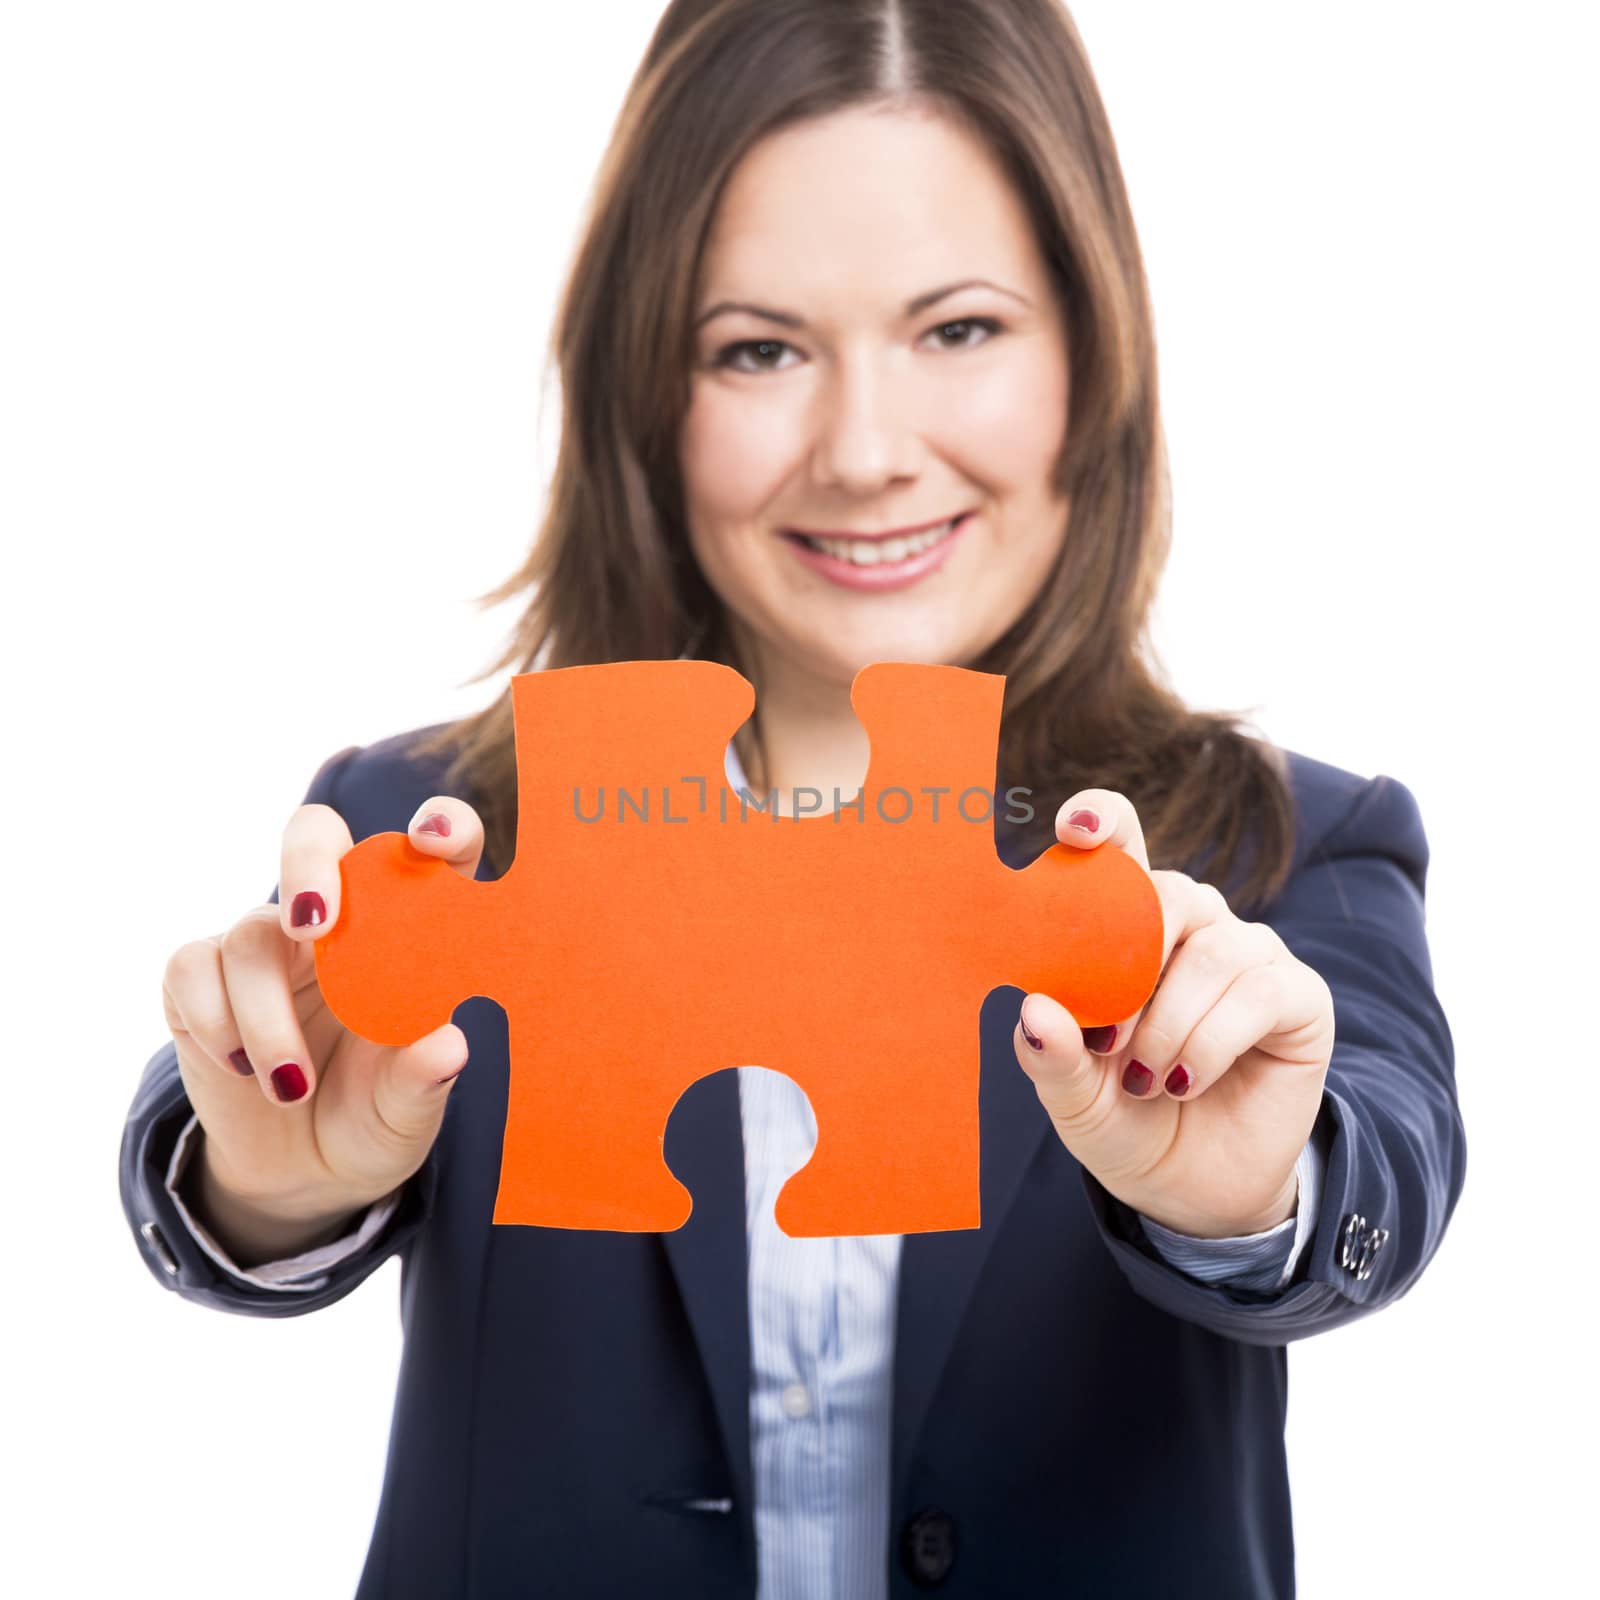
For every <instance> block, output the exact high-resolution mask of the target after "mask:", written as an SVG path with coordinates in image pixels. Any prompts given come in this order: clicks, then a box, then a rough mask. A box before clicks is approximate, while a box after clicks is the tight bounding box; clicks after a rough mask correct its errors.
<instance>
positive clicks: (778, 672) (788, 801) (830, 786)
mask: <svg viewBox="0 0 1600 1600" xmlns="http://www.w3.org/2000/svg"><path fill="white" fill-rule="evenodd" d="M747 654H748V655H749V657H750V658H751V659H752V660H754V661H755V662H756V664H757V665H756V672H755V675H754V677H753V682H754V684H755V690H756V709H755V714H754V716H753V717H752V718H751V721H750V722H749V723H748V724H747V725H746V726H745V727H743V728H741V729H740V730H739V732H738V733H737V734H736V735H735V737H734V747H735V748H736V749H737V750H738V752H739V760H740V761H741V762H742V763H743V765H744V770H745V774H746V776H747V777H748V779H749V782H750V788H751V790H752V791H753V792H754V793H755V794H757V795H765V794H767V793H768V792H770V791H771V790H774V789H775V790H777V792H778V810H779V811H780V812H781V813H783V814H785V815H788V814H790V813H792V812H793V810H794V791H795V790H796V789H807V788H809V789H815V790H817V791H818V792H819V793H820V794H821V796H822V801H821V807H820V809H821V811H822V812H823V813H826V812H829V811H831V810H832V809H833V803H834V802H833V791H834V790H835V789H837V790H838V791H839V797H840V799H841V800H852V799H854V798H855V796H856V795H857V794H858V793H859V792H860V790H861V786H862V783H863V781H864V780H865V778H866V772H867V760H868V756H869V754H870V745H869V741H868V739H867V731H866V729H865V728H863V727H862V726H861V724H860V722H859V721H858V720H857V718H856V714H855V711H854V709H853V708H852V707H851V705H850V686H849V684H847V683H844V684H841V683H835V682H831V681H829V680H828V679H825V678H819V677H818V676H817V675H816V674H815V673H812V672H809V671H804V670H802V669H800V668H798V667H796V666H795V664H794V663H793V662H791V661H788V660H786V659H784V658H783V657H782V656H779V655H778V654H777V653H776V652H775V651H773V650H772V649H771V648H770V647H768V646H765V645H762V644H760V643H757V644H755V645H754V646H753V647H748V648H747ZM805 798H807V799H808V800H809V798H810V797H805Z"/></svg>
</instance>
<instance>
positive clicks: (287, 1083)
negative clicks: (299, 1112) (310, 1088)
mask: <svg viewBox="0 0 1600 1600" xmlns="http://www.w3.org/2000/svg"><path fill="white" fill-rule="evenodd" d="M272 1092H273V1093H274V1094H275V1095H277V1097H278V1098H279V1099H280V1100H285V1101H288V1100H298V1099H299V1098H300V1096H301V1095H303V1094H304V1093H305V1092H306V1075H305V1073H303V1072H302V1071H301V1070H300V1069H299V1067H297V1066H296V1065H295V1064H294V1062H292V1061H285V1062H284V1064H283V1065H282V1066H281V1067H274V1068H273V1069H272Z"/></svg>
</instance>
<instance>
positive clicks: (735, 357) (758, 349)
mask: <svg viewBox="0 0 1600 1600" xmlns="http://www.w3.org/2000/svg"><path fill="white" fill-rule="evenodd" d="M974 328H981V329H982V330H983V338H981V339H971V338H964V337H962V338H957V339H956V340H954V341H953V342H951V343H947V344H945V346H944V348H945V349H946V350H971V349H976V347H977V346H978V345H980V344H987V343H988V342H989V340H990V339H992V338H993V337H994V335H995V334H997V333H999V332H1000V323H999V322H998V321H997V320H996V319H995V318H994V317H960V318H958V319H957V320H956V321H954V322H941V323H939V324H938V325H937V326H935V327H934V328H932V329H930V330H929V331H930V332H933V333H937V334H948V333H949V332H950V331H951V330H952V329H959V330H961V332H962V333H963V334H967V333H970V332H971V330H972V329H974ZM793 348H794V346H793V345H791V344H788V343H786V342H785V341H784V340H782V339H738V340H735V341H734V343H732V344H725V345H724V346H723V347H722V348H721V349H720V350H719V351H718V352H717V354H716V355H715V356H714V357H713V358H712V363H711V364H712V366H714V367H729V368H732V370H733V371H735V372H778V371H781V370H782V369H781V368H780V367H777V366H774V365H773V364H772V363H771V361H770V360H768V359H767V358H768V357H769V356H771V355H772V354H773V353H774V352H777V351H781V350H792V349H793ZM746 351H749V352H751V354H752V357H753V359H754V360H755V365H754V366H750V365H747V364H744V363H743V362H741V360H740V357H742V356H743V355H744V354H745V352H746Z"/></svg>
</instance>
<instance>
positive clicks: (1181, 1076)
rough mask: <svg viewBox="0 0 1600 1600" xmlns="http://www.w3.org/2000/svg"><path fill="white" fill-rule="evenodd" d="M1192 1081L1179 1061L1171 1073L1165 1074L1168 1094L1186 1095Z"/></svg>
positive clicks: (1186, 1069)
mask: <svg viewBox="0 0 1600 1600" xmlns="http://www.w3.org/2000/svg"><path fill="white" fill-rule="evenodd" d="M1193 1082H1194V1079H1193V1078H1191V1077H1190V1076H1189V1069H1188V1068H1187V1067H1186V1066H1184V1064H1183V1063H1182V1062H1181V1061H1180V1062H1179V1063H1178V1064H1177V1066H1175V1067H1174V1068H1173V1069H1172V1071H1171V1072H1169V1073H1168V1074H1167V1093H1168V1094H1188V1092H1189V1085H1190V1084H1191V1083H1193Z"/></svg>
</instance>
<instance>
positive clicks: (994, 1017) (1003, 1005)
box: [890, 988, 1054, 1506]
mask: <svg viewBox="0 0 1600 1600" xmlns="http://www.w3.org/2000/svg"><path fill="white" fill-rule="evenodd" d="M1022 999H1023V995H1022V991H1021V990H1020V989H1016V988H1008V989H1004V990H1000V991H997V992H995V993H992V994H991V995H990V996H989V998H988V1000H987V1001H986V1002H985V1004H984V1008H983V1013H982V1021H981V1024H980V1030H979V1031H980V1037H981V1040H982V1044H981V1052H982V1073H981V1076H980V1078H979V1084H978V1131H979V1143H980V1150H979V1157H978V1161H979V1169H978V1192H979V1195H980V1199H981V1204H982V1212H983V1223H982V1226H981V1227H977V1228H964V1229H959V1230H956V1231H953V1232H946V1233H913V1234H908V1235H907V1236H906V1239H905V1242H904V1245H903V1246H902V1248H901V1254H900V1290H899V1303H898V1308H897V1319H898V1320H897V1325H896V1334H895V1358H894V1359H895V1371H894V1438H893V1446H892V1451H893V1453H892V1464H891V1471H890V1485H891V1494H892V1495H893V1498H892V1499H891V1501H890V1504H891V1505H892V1506H893V1505H899V1504H900V1499H901V1495H902V1491H903V1486H904V1481H905V1473H906V1469H907V1463H908V1461H909V1460H910V1456H911V1452H912V1450H913V1449H914V1448H915V1446H916V1443H917V1439H918V1437H919V1435H920V1434H921V1432H922V1423H923V1419H924V1418H925V1417H926V1416H927V1412H928V1407H929V1405H930V1404H931V1403H932V1400H933V1396H934V1393H935V1391H936V1390H937V1388H938V1384H939V1378H940V1376H941V1374H942V1373H943V1372H944V1368H945V1363H946V1362H947V1360H948V1359H949V1356H950V1349H951V1346H952V1345H953V1344H954V1343H955V1338H956V1334H957V1332H958V1330H959V1329H960V1326H961V1322H962V1319H963V1318H964V1317H965V1315H966V1313H967V1309H968V1306H969V1305H970V1303H971V1301H972V1297H973V1292H974V1290H975V1289H976V1287H977V1283H978V1277H979V1274H980V1273H981V1272H982V1270H983V1263H984V1261H985V1260H986V1259H987V1257H988V1254H989V1249H990V1246H992V1245H993V1243H994V1241H995V1236H996V1235H997V1234H998V1233H999V1231H1000V1228H1001V1226H1002V1224H1003V1223H1004V1221H1005V1218H1006V1213H1007V1212H1008V1211H1009V1210H1010V1209H1011V1205H1012V1202H1013V1201H1014V1200H1015V1199H1016V1197H1017V1191H1018V1190H1019V1189H1020V1188H1021V1186H1022V1179H1023V1176H1024V1174H1025V1173H1026V1172H1027V1170H1028V1168H1029V1167H1030V1166H1031V1165H1032V1164H1033V1162H1034V1160H1035V1159H1036V1158H1037V1156H1038V1154H1039V1150H1040V1148H1041V1146H1042V1145H1043V1143H1044V1140H1045V1138H1046V1137H1047V1136H1049V1137H1053V1136H1054V1135H1053V1133H1052V1130H1051V1127H1050V1118H1049V1116H1048V1115H1047V1114H1046V1112H1045V1109H1044V1107H1043V1106H1041V1105H1040V1104H1039V1096H1038V1093H1037V1091H1036V1090H1035V1089H1034V1087H1033V1084H1032V1083H1031V1082H1030V1081H1029V1079H1028V1076H1027V1074H1026V1073H1024V1072H1023V1070H1022V1068H1021V1067H1020V1066H1019V1065H1018V1064H1017V1060H1016V1052H1015V1050H1014V1049H1013V1048H1012V1044H1011V1035H1012V1030H1013V1029H1014V1028H1015V1026H1016V1021H1017V1012H1018V1010H1019V1008H1020V1007H1021V1005H1022Z"/></svg>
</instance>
